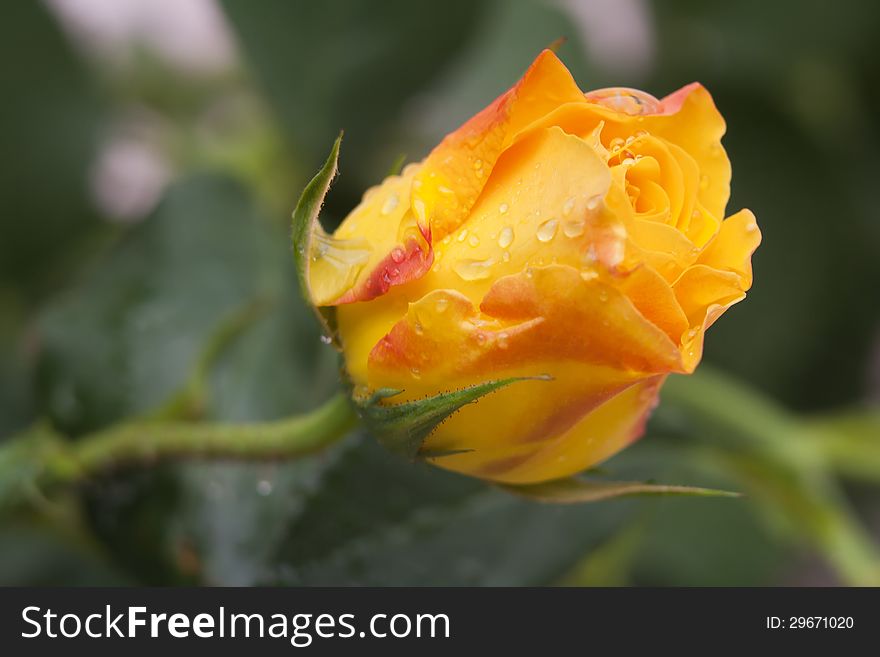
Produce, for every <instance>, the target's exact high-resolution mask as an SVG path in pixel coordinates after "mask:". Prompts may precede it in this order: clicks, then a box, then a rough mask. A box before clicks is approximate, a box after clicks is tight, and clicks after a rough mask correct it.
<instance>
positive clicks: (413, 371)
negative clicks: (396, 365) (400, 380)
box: [409, 367, 422, 379]
mask: <svg viewBox="0 0 880 657" xmlns="http://www.w3.org/2000/svg"><path fill="white" fill-rule="evenodd" d="M409 373H410V374H412V377H413V378H414V379H421V378H422V373H421V372H420V371H419V368H418V367H413V368H411V369H410V371H409Z"/></svg>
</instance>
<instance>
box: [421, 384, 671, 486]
mask: <svg viewBox="0 0 880 657" xmlns="http://www.w3.org/2000/svg"><path fill="white" fill-rule="evenodd" d="M602 376H603V372H602V371H599V370H590V369H587V370H581V371H580V373H579V375H578V374H577V373H575V372H564V373H563V374H562V375H561V376H560V377H558V378H557V379H556V380H555V381H554V382H553V384H554V385H556V386H558V391H557V390H554V394H556V395H559V396H560V397H562V398H563V399H565V401H566V402H567V403H565V404H563V405H562V406H563V408H566V407H567V408H569V409H572V410H574V411H575V412H576V411H577V410H578V404H577V401H576V399H577V396H576V394H575V391H576V390H578V389H579V388H580V387H581V386H583V385H584V383H583V382H584V381H595V380H596V379H600V378H601V377H602ZM664 379H665V376H663V375H655V376H651V377H648V378H646V379H642V380H639V381H637V382H635V383H633V384H632V385H630V386H628V387H626V388H625V389H623V390H621V391H619V392H617V393H616V394H614V395H611V396H608V397H607V398H606V399H605V400H604V401H602V402H601V403H600V404H598V405H592V406H591V407H590V409H591V410H590V412H588V413H583V414H580V415H579V416H578V419H577V420H576V421H574V422H573V423H571V424H570V426H568V428H566V429H564V430H562V431H559V432H550V433H547V434H546V435H545V439H544V440H540V441H536V440H522V439H519V437H520V436H522V434H523V427H530V426H532V424H533V422H534V420H533V419H532V418H535V417H545V416H546V410H545V409H534V408H532V407H533V406H535V405H536V401H544V400H547V399H554V397H553V396H549V395H547V394H546V391H545V390H542V389H541V387H540V386H541V385H542V383H543V382H526V383H525V384H522V387H521V388H518V389H515V386H511V387H510V388H509V389H505V390H503V391H501V392H500V393H499V394H494V395H492V396H490V397H488V398H485V400H484V401H485V402H488V404H489V405H491V408H489V407H488V406H487V407H482V406H480V405H472V406H466V407H464V408H462V409H461V410H460V411H459V412H458V413H456V414H455V415H453V416H452V417H451V418H449V419H448V420H447V421H446V422H444V423H443V424H441V425H440V426H439V427H438V428H437V430H436V431H435V432H434V433H433V434H431V436H430V437H429V438H428V441H427V442H426V445H425V448H426V449H430V450H437V451H440V450H444V451H454V450H456V449H465V450H468V451H464V452H462V453H459V454H452V455H449V456H444V457H442V458H436V459H431V460H432V462H433V463H434V464H435V465H438V466H440V467H443V468H447V469H450V470H455V471H458V472H464V473H467V474H471V475H474V476H477V477H483V478H486V479H493V480H496V481H502V482H506V483H511V484H525V483H534V482H539V481H546V480H549V479H556V478H560V477H566V476H569V475H572V474H574V473H576V472H580V471H582V470H584V469H586V468H589V467H591V466H593V465H595V464H597V463H601V462H602V461H604V460H605V459H607V458H609V457H610V456H612V455H614V454H615V453H617V452H618V451H620V450H621V449H623V448H624V447H626V446H627V445H629V444H630V443H632V442H633V441H634V440H636V439H637V438H638V437H639V436H641V435H642V433H643V431H644V425H645V421H646V420H647V418H648V415H649V414H650V412H651V410H652V409H653V407H654V406H655V405H656V400H657V391H658V389H659V387H660V385H661V384H662V382H663V380H664ZM517 385H520V384H517ZM545 385H546V383H545ZM569 395H571V397H569ZM484 401H483V400H481V402H480V404H483V403H484ZM541 410H544V412H545V415H544V416H542V415H540V414H539V413H540V412H541ZM499 425H501V426H499ZM502 431H509V432H510V433H509V434H508V435H509V436H510V437H511V438H512V440H509V441H507V442H502V441H501V440H499V437H500V436H502V435H503V434H501V432H502ZM481 436H491V437H493V438H494V440H493V441H491V442H490V441H485V442H483V443H482V444H479V443H477V442H476V441H478V440H479V438H480V437H481Z"/></svg>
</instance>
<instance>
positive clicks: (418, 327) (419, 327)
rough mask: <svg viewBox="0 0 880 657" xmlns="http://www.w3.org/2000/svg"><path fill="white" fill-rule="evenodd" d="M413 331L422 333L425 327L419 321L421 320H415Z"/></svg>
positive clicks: (417, 333) (418, 333)
mask: <svg viewBox="0 0 880 657" xmlns="http://www.w3.org/2000/svg"><path fill="white" fill-rule="evenodd" d="M413 331H414V332H415V334H416V335H421V334H422V333H424V332H425V327H424V326H422V323H421V322H419V321H416V322H415V323H414V324H413Z"/></svg>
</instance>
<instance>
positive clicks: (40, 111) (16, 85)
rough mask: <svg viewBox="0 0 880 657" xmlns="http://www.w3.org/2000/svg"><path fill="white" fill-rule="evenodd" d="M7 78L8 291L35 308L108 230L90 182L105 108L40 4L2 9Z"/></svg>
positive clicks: (1, 69) (1, 155)
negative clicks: (81, 250) (86, 245)
mask: <svg viewBox="0 0 880 657" xmlns="http://www.w3.org/2000/svg"><path fill="white" fill-rule="evenodd" d="M0 80H2V87H0V88H2V93H3V102H2V103H0V125H2V126H3V130H2V131H0V207H2V208H3V220H2V222H0V286H4V285H6V286H10V287H12V288H15V289H17V290H18V291H19V293H21V294H23V295H24V296H23V300H24V299H26V300H27V301H28V302H32V301H33V300H34V299H35V298H36V296H37V293H42V292H45V289H46V287H47V286H48V285H50V284H52V283H55V282H57V280H58V278H59V277H61V276H62V275H63V272H64V270H65V267H64V266H63V265H64V263H69V262H70V261H71V260H72V259H73V257H74V256H75V251H76V249H77V247H80V246H82V244H83V241H84V240H86V239H88V238H89V237H90V236H92V235H94V233H95V232H96V231H98V230H99V229H100V224H99V222H98V221H97V219H96V217H95V214H94V211H93V209H92V207H91V204H90V201H89V197H88V192H89V189H88V176H89V166H90V164H91V163H92V161H93V158H94V154H95V151H96V148H97V140H98V137H99V128H100V125H101V120H102V118H104V116H103V107H102V104H101V102H100V101H99V99H98V96H97V94H96V90H95V86H94V84H93V82H92V80H91V79H90V78H89V77H88V75H87V72H86V71H85V70H84V69H83V67H82V66H81V63H80V62H79V60H78V58H77V56H76V54H75V53H74V52H73V51H72V50H71V48H70V47H69V45H68V44H67V42H66V41H65V39H64V37H63V36H62V35H61V33H60V31H59V29H58V26H57V25H56V24H55V23H54V21H53V20H52V19H51V18H50V16H49V15H48V14H47V12H46V9H45V8H44V7H43V6H42V5H41V4H40V3H36V2H22V3H16V4H15V5H10V6H9V7H7V8H6V10H5V11H4V12H3V21H2V22H0Z"/></svg>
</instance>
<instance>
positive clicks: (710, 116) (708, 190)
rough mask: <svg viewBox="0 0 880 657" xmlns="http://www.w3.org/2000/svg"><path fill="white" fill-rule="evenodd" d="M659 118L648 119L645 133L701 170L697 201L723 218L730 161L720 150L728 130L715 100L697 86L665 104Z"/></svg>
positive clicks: (648, 117)
mask: <svg viewBox="0 0 880 657" xmlns="http://www.w3.org/2000/svg"><path fill="white" fill-rule="evenodd" d="M661 103H662V110H661V113H660V114H657V115H652V116H645V117H644V119H645V121H644V129H645V130H647V131H648V132H649V133H651V134H653V135H657V136H659V137H663V138H664V139H666V140H668V141H669V142H671V143H673V144H675V145H676V146H678V147H680V148H681V149H682V150H684V151H685V152H686V153H687V154H688V155H689V156H690V157H692V158H693V159H694V160H695V161H696V163H697V166H698V167H699V169H700V182H699V191H698V192H697V198H698V199H699V201H700V204H701V205H702V206H703V207H704V208H705V209H706V211H707V212H709V214H711V215H712V216H715V217H723V216H724V209H725V207H727V201H728V199H729V198H730V160H729V159H728V158H727V153H725V151H724V148H723V147H722V146H721V137H722V136H724V133H725V131H726V129H727V126H726V124H725V122H724V118H723V117H722V116H721V113H720V112H719V111H718V109H717V108H716V107H715V102H714V101H713V100H712V96H711V95H710V94H709V92H708V91H707V90H706V88H705V87H703V85H701V84H699V83H698V82H694V83H692V84H689V85H687V86H686V87H683V88H682V89H679V90H678V91H676V92H675V93H672V94H670V95H669V96H667V97H666V98H664V99H663V100H662V101H661Z"/></svg>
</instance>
